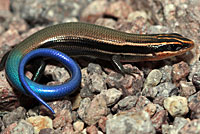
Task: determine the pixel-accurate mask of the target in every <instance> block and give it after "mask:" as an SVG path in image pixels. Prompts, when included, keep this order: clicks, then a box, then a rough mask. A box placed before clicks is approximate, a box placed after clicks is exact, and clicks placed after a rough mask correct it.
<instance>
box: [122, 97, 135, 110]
mask: <svg viewBox="0 0 200 134" xmlns="http://www.w3.org/2000/svg"><path fill="white" fill-rule="evenodd" d="M137 100H138V97H137V96H127V97H125V98H124V99H122V100H120V101H119V102H118V106H119V109H121V110H128V109H131V108H132V107H134V106H135V105H136V102H137Z"/></svg>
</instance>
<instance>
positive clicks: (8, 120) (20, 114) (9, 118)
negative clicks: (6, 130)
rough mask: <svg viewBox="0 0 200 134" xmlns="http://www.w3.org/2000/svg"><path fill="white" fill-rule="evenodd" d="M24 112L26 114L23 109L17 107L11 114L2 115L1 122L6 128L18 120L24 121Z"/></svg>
mask: <svg viewBox="0 0 200 134" xmlns="http://www.w3.org/2000/svg"><path fill="white" fill-rule="evenodd" d="M25 112H26V110H25V109H24V108H23V107H18V108H17V109H15V110H13V111H12V112H10V113H8V114H6V115H4V116H3V122H4V124H5V126H8V125H10V124H12V123H14V122H15V121H18V120H20V119H25Z"/></svg>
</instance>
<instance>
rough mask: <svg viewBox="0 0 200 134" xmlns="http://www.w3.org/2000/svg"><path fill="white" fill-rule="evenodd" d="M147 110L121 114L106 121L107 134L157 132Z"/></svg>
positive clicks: (148, 133) (151, 133)
mask: <svg viewBox="0 0 200 134" xmlns="http://www.w3.org/2000/svg"><path fill="white" fill-rule="evenodd" d="M155 133H156V132H155V129H154V127H153V125H152V123H151V120H150V117H149V114H148V113H147V112H145V111H140V112H134V113H133V112H128V113H125V114H119V115H116V116H114V117H113V118H112V119H108V120H107V121H106V134H155Z"/></svg>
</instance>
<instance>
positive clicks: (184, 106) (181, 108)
mask: <svg viewBox="0 0 200 134" xmlns="http://www.w3.org/2000/svg"><path fill="white" fill-rule="evenodd" d="M164 107H165V109H166V110H167V111H168V112H169V113H170V115H172V116H173V117H175V116H184V115H186V114H187V113H188V111H189V109H188V102H187V99H186V98H185V97H181V96H172V97H168V98H166V99H165V100H164Z"/></svg>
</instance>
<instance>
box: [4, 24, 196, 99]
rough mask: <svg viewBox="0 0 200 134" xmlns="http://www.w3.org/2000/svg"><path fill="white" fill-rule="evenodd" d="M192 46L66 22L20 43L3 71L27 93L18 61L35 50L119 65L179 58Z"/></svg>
mask: <svg viewBox="0 0 200 134" xmlns="http://www.w3.org/2000/svg"><path fill="white" fill-rule="evenodd" d="M193 46H194V43H193V42H192V41H191V40H189V39H187V38H184V37H183V36H181V35H179V34H152V35H139V34H129V33H124V32H120V31H117V30H112V29H109V28H105V27H102V26H97V25H92V24H86V23H79V22H78V23H65V24H58V25H54V26H50V27H47V28H45V29H43V30H41V31H39V32H37V33H35V34H33V35H32V36H30V37H28V38H27V39H25V40H24V41H22V42H21V43H19V44H18V45H17V46H16V47H15V48H14V49H13V50H12V51H11V52H10V53H9V56H8V58H7V61H6V66H5V69H6V74H7V77H8V80H9V81H10V83H11V84H12V85H13V86H14V87H15V88H17V89H19V90H21V91H22V92H23V93H25V94H26V91H25V90H24V88H23V87H22V85H21V83H20V81H19V74H18V67H19V64H20V61H21V59H22V58H23V57H24V56H25V55H26V54H27V53H29V52H30V51H32V50H34V49H37V48H53V49H57V50H59V51H62V52H64V53H67V54H68V55H72V56H89V57H91V56H92V57H97V58H101V59H104V60H111V59H112V57H113V55H119V56H120V61H122V62H139V61H153V60H161V59H165V58H168V57H171V56H176V55H180V54H183V53H185V52H187V51H189V50H190V49H192V48H193ZM29 85H30V87H31V88H32V89H34V90H35V91H37V93H38V94H39V96H40V97H42V98H44V99H51V98H52V95H49V96H48V94H47V95H43V92H42V91H41V89H43V87H42V86H43V85H39V84H37V83H35V82H32V81H30V80H29ZM52 88H53V87H52ZM44 92H46V91H44ZM53 98H54V97H53Z"/></svg>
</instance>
